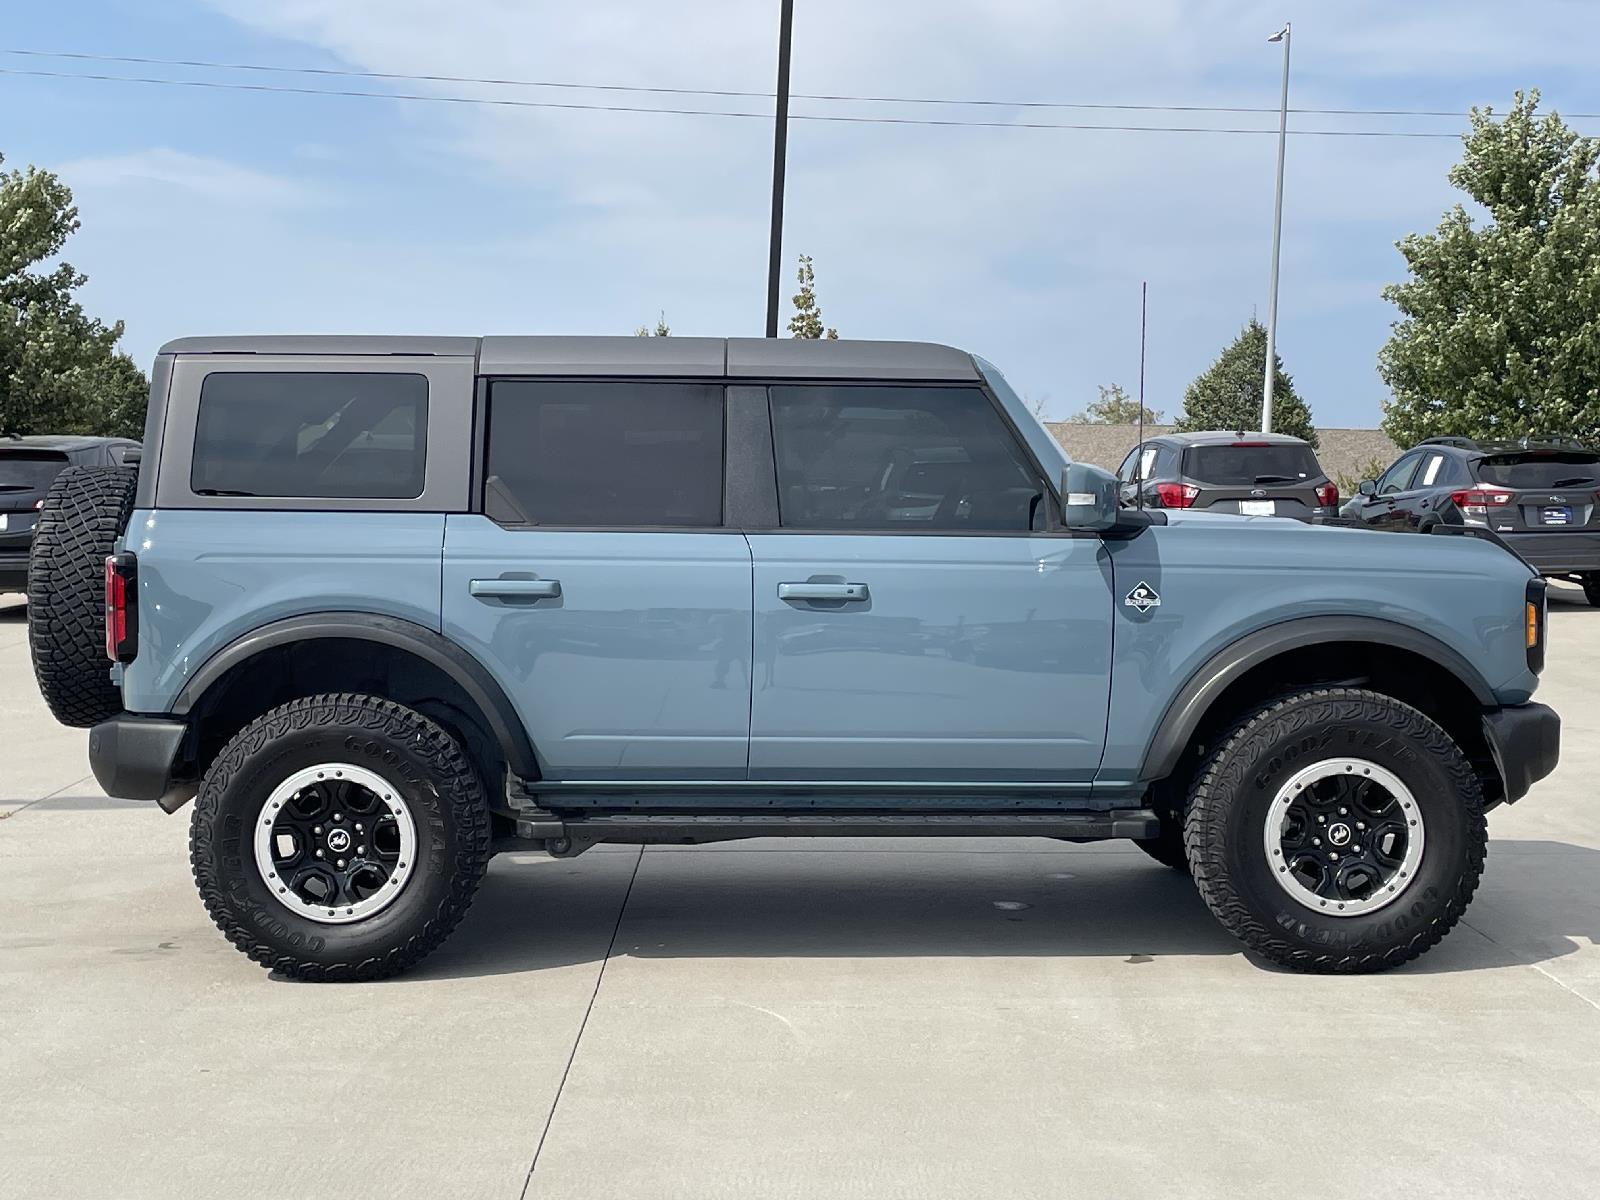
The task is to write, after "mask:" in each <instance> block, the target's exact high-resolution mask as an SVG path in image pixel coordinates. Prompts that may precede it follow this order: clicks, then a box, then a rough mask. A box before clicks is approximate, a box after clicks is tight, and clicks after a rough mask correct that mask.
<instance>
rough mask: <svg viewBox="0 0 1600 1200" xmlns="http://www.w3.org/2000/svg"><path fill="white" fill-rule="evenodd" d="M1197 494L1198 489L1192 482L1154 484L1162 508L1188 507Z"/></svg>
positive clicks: (1198, 492)
mask: <svg viewBox="0 0 1600 1200" xmlns="http://www.w3.org/2000/svg"><path fill="white" fill-rule="evenodd" d="M1199 494H1200V489H1199V488H1197V487H1195V485H1194V484H1192V483H1158V484H1156V497H1157V498H1158V499H1159V500H1160V501H1161V507H1162V508H1188V507H1189V506H1190V505H1191V504H1193V503H1194V498H1195V497H1196V496H1198V495H1199Z"/></svg>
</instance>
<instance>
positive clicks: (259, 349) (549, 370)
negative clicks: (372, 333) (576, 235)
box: [161, 334, 979, 382]
mask: <svg viewBox="0 0 1600 1200" xmlns="http://www.w3.org/2000/svg"><path fill="white" fill-rule="evenodd" d="M161 353H162V354H268V355H295V354H305V355H319V354H320V355H362V354H372V355H449V356H468V357H470V356H473V355H476V356H477V360H478V373H479V374H480V375H654V376H662V375H665V376H672V375H682V376H700V377H712V378H723V377H730V378H747V379H841V380H852V379H915V380H927V381H934V380H940V381H948V382H974V381H976V380H977V379H978V378H979V374H978V368H977V365H976V364H975V363H974V362H973V360H972V355H970V354H968V353H967V352H966V351H964V350H957V349H955V348H954V347H952V346H942V345H939V344H937V343H934V342H875V341H856V340H851V339H841V340H826V339H818V340H816V341H810V340H806V339H800V338H697V337H666V338H653V337H563V336H537V337H502V336H491V337H484V338H464V337H368V336H346V335H328V334H308V335H301V336H284V335H268V336H247V337H200V338H179V339H178V340H177V341H173V342H168V343H167V344H166V345H165V346H163V347H161Z"/></svg>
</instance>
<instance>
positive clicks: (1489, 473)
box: [1478, 454, 1600, 488]
mask: <svg viewBox="0 0 1600 1200" xmlns="http://www.w3.org/2000/svg"><path fill="white" fill-rule="evenodd" d="M1478 478H1479V479H1480V480H1482V481H1483V482H1484V483H1487V484H1492V485H1493V486H1495V487H1508V488H1563V487H1591V486H1593V485H1594V484H1596V483H1600V455H1597V454H1539V455H1516V456H1512V455H1501V456H1496V457H1494V458H1486V459H1484V460H1483V461H1482V462H1480V463H1479V464H1478Z"/></svg>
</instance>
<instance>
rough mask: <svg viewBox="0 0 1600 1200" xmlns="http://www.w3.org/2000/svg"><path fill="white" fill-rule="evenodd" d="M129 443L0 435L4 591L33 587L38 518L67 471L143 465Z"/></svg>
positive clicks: (135, 444) (136, 446)
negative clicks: (31, 565) (31, 563)
mask: <svg viewBox="0 0 1600 1200" xmlns="http://www.w3.org/2000/svg"><path fill="white" fill-rule="evenodd" d="M138 449H139V443H138V442H135V441H133V440H131V439H129V438H105V437H69V436H59V437H58V436H50V435H41V436H37V437H22V436H20V435H17V434H10V435H0V592H20V591H22V590H23V588H25V587H27V586H28V550H29V548H30V547H31V546H32V545H33V527H34V522H35V520H36V514H37V513H38V511H39V509H40V508H41V507H42V506H43V505H44V494H45V493H46V492H47V491H49V490H50V485H51V483H53V482H54V481H55V477H56V476H57V475H59V474H61V472H62V471H64V470H65V469H66V468H68V467H120V466H123V465H126V464H128V463H130V462H136V461H138V456H137V454H135V455H134V457H133V458H131V459H130V458H129V453H130V451H137V450H138Z"/></svg>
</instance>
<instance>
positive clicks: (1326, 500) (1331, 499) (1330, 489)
mask: <svg viewBox="0 0 1600 1200" xmlns="http://www.w3.org/2000/svg"><path fill="white" fill-rule="evenodd" d="M1317 503H1318V504H1320V505H1322V507H1323V508H1338V507H1339V485H1338V484H1337V483H1325V484H1323V485H1322V486H1321V487H1319V488H1318V489H1317Z"/></svg>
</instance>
